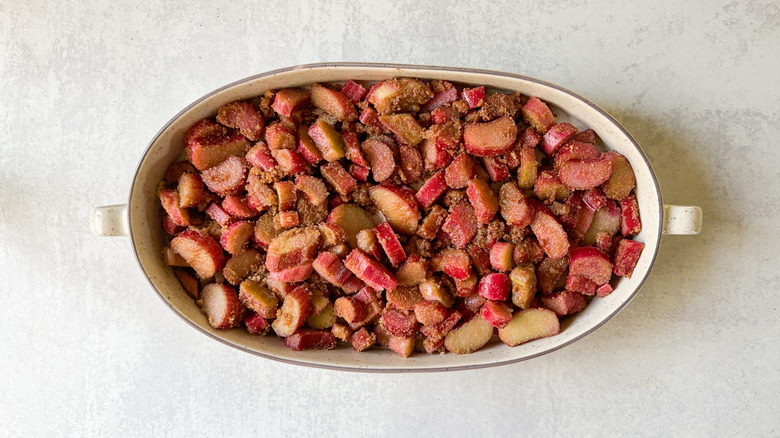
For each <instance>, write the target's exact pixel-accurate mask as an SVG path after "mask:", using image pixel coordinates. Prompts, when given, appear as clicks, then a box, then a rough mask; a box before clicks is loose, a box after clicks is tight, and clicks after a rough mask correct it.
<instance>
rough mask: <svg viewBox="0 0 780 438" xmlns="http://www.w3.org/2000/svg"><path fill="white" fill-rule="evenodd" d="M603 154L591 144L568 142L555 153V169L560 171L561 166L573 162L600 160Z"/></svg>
mask: <svg viewBox="0 0 780 438" xmlns="http://www.w3.org/2000/svg"><path fill="white" fill-rule="evenodd" d="M600 156H601V153H600V152H599V151H598V149H596V148H595V147H594V146H593V145H592V144H590V143H582V142H579V141H568V142H567V143H566V144H565V145H563V146H562V147H561V148H560V149H558V151H557V152H556V153H555V160H554V163H555V168H556V169H560V168H561V166H563V165H564V164H566V162H567V161H571V160H592V159H596V158H599V157H600Z"/></svg>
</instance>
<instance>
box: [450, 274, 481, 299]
mask: <svg viewBox="0 0 780 438" xmlns="http://www.w3.org/2000/svg"><path fill="white" fill-rule="evenodd" d="M477 282H478V279H477V275H476V274H474V273H472V274H471V275H469V276H468V277H466V278H464V279H463V280H458V279H457V278H456V279H455V295H457V296H459V297H468V296H471V295H476V291H477ZM477 296H478V295H477Z"/></svg>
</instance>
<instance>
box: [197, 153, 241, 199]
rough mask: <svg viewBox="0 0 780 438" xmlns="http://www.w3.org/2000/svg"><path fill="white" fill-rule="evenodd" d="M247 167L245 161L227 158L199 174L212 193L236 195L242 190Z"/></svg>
mask: <svg viewBox="0 0 780 438" xmlns="http://www.w3.org/2000/svg"><path fill="white" fill-rule="evenodd" d="M247 170H248V165H247V162H246V160H244V159H243V158H241V157H237V156H235V155H231V156H229V157H228V158H227V159H226V160H225V161H223V162H221V163H219V164H218V165H216V166H214V167H211V168H209V169H206V170H204V171H203V173H201V177H202V178H203V182H204V183H205V184H206V187H208V188H209V190H211V191H212V192H214V193H216V194H218V195H220V196H226V195H238V194H240V193H241V192H242V191H243V190H244V184H245V183H246V175H247Z"/></svg>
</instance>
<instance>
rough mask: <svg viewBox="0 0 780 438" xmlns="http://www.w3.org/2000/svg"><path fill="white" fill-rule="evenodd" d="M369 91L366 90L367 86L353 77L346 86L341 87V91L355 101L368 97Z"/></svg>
mask: <svg viewBox="0 0 780 438" xmlns="http://www.w3.org/2000/svg"><path fill="white" fill-rule="evenodd" d="M367 92H368V90H366V88H365V87H363V86H362V85H360V84H358V83H357V82H355V81H353V80H352V79H350V80H348V81H347V82H346V83H345V84H344V86H343V87H341V93H342V94H344V95H345V96H347V97H348V98H349V100H351V101H352V102H353V103H360V102H361V101H362V100H363V98H364V97H366V93H367Z"/></svg>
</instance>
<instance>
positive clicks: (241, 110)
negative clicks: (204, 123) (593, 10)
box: [217, 102, 265, 141]
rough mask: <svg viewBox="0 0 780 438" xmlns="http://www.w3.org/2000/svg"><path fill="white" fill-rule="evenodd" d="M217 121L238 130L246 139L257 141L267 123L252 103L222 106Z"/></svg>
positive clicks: (232, 103)
mask: <svg viewBox="0 0 780 438" xmlns="http://www.w3.org/2000/svg"><path fill="white" fill-rule="evenodd" d="M217 121H218V122H219V123H222V124H223V125H225V126H227V127H229V128H236V129H238V130H239V131H240V132H241V135H243V136H244V137H246V138H248V139H250V140H252V141H256V140H258V139H259V138H260V135H262V133H263V128H264V127H265V121H264V120H263V117H262V116H261V115H260V112H259V111H257V108H255V107H254V106H253V105H252V104H251V103H249V102H231V103H228V104H227V105H222V106H221V107H220V108H219V111H218V112H217Z"/></svg>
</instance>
